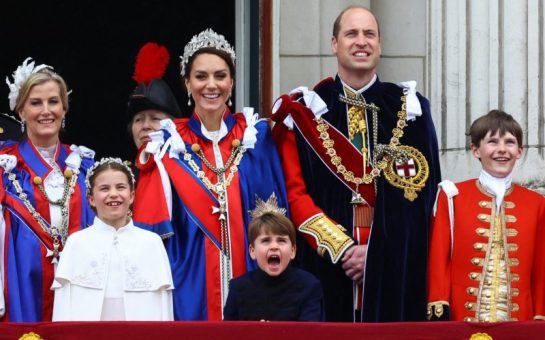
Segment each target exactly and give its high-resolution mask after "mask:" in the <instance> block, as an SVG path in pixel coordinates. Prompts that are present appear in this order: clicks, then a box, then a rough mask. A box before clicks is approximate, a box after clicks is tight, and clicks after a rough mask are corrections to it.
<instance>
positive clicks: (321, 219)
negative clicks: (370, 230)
mask: <svg viewBox="0 0 545 340" xmlns="http://www.w3.org/2000/svg"><path fill="white" fill-rule="evenodd" d="M299 230H300V231H301V232H303V233H306V234H309V235H312V236H314V238H315V239H316V242H317V243H318V247H321V248H322V249H324V250H325V251H327V252H328V253H329V255H330V256H331V260H332V262H333V263H337V261H338V260H339V259H340V257H341V255H342V254H343V252H344V251H345V250H346V249H347V248H348V247H349V246H351V245H352V244H354V240H352V239H351V238H350V237H348V236H347V235H346V234H345V233H344V232H343V231H342V230H341V228H339V225H336V224H334V223H333V222H332V221H331V220H330V219H328V218H327V217H326V216H325V215H323V214H319V215H316V216H315V217H313V218H311V219H310V220H308V221H307V222H305V223H303V224H302V225H301V226H300V227H299ZM325 251H323V250H318V253H319V254H320V253H321V255H323V254H325Z"/></svg>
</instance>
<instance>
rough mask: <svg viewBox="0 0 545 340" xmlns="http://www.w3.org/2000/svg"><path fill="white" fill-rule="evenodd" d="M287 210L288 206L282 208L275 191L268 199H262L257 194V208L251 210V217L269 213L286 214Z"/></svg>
mask: <svg viewBox="0 0 545 340" xmlns="http://www.w3.org/2000/svg"><path fill="white" fill-rule="evenodd" d="M286 212H287V211H286V208H281V207H279V206H278V198H277V197H276V194H275V193H274V192H273V193H272V194H271V196H269V198H268V199H267V200H266V201H264V200H262V199H261V197H259V196H257V194H256V200H255V208H254V209H253V210H250V217H252V219H256V218H258V217H261V216H263V215H264V214H267V213H275V214H280V215H283V216H286Z"/></svg>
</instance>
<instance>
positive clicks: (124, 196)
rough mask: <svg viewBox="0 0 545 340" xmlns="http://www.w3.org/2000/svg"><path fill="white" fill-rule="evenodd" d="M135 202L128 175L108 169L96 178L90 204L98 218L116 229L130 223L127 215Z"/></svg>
mask: <svg viewBox="0 0 545 340" xmlns="http://www.w3.org/2000/svg"><path fill="white" fill-rule="evenodd" d="M133 200H134V191H132V190H131V187H130V185H129V179H128V178H127V175H125V174H124V173H123V172H121V171H119V170H113V169H106V170H104V171H102V172H101V173H99V174H98V175H97V176H96V177H95V181H94V184H93V190H92V193H91V194H90V195H89V204H91V206H92V207H94V208H95V209H96V212H97V215H98V218H100V219H101V220H102V221H103V222H105V223H107V224H109V225H111V226H112V227H115V228H120V227H123V226H124V225H126V224H127V222H128V216H127V213H128V211H129V208H130V206H131V204H132V202H133Z"/></svg>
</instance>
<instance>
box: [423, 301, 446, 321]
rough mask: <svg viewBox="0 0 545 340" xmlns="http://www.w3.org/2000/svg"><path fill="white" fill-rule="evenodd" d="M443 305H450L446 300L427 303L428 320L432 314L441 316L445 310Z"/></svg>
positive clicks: (437, 316)
mask: <svg viewBox="0 0 545 340" xmlns="http://www.w3.org/2000/svg"><path fill="white" fill-rule="evenodd" d="M444 306H450V305H449V303H448V301H443V300H439V301H433V302H430V303H428V312H427V317H428V320H431V317H432V316H435V317H436V318H440V317H441V316H443V312H444V311H445V309H444V308H443V307H444Z"/></svg>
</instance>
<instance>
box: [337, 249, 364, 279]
mask: <svg viewBox="0 0 545 340" xmlns="http://www.w3.org/2000/svg"><path fill="white" fill-rule="evenodd" d="M366 252H367V245H363V246H353V247H351V248H349V249H348V250H347V251H346V253H344V256H343V258H342V259H341V261H342V262H343V269H344V272H345V274H346V276H348V277H349V278H350V279H352V280H353V281H355V282H357V283H358V284H360V283H362V282H363V269H364V268H365V253H366Z"/></svg>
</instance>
